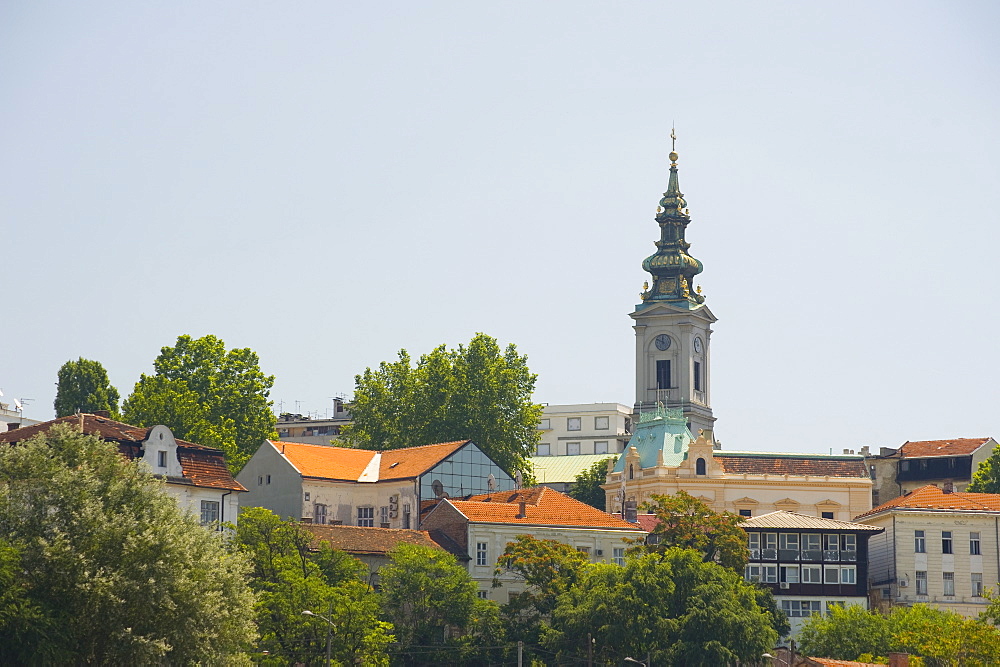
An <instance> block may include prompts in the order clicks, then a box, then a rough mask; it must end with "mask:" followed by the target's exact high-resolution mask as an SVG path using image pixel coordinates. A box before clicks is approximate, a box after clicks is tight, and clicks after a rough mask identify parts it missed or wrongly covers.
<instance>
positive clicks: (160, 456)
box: [156, 449, 167, 468]
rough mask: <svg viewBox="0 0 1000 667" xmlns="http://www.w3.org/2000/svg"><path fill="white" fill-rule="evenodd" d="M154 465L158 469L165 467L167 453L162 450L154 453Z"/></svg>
mask: <svg viewBox="0 0 1000 667" xmlns="http://www.w3.org/2000/svg"><path fill="white" fill-rule="evenodd" d="M156 465H157V467H159V468H166V467H167V453H166V452H165V451H164V450H162V449H161V450H160V451H158V452H156Z"/></svg>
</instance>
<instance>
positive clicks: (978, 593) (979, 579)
mask: <svg viewBox="0 0 1000 667" xmlns="http://www.w3.org/2000/svg"><path fill="white" fill-rule="evenodd" d="M972 596H973V597H977V598H981V597H983V573H982V572H973V573H972Z"/></svg>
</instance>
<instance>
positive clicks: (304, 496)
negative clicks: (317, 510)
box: [302, 491, 309, 502]
mask: <svg viewBox="0 0 1000 667" xmlns="http://www.w3.org/2000/svg"><path fill="white" fill-rule="evenodd" d="M302 499H303V500H305V501H306V502H309V492H308V491H306V492H305V493H303V494H302Z"/></svg>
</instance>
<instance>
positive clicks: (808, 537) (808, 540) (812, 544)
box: [802, 533, 822, 560]
mask: <svg viewBox="0 0 1000 667" xmlns="http://www.w3.org/2000/svg"><path fill="white" fill-rule="evenodd" d="M819 550H820V549H819V535H817V534H816V533H803V535H802V551H803V552H807V551H812V552H818V551H819ZM821 555H822V554H819V553H813V554H803V556H802V560H807V559H808V560H819V557H820V556H821Z"/></svg>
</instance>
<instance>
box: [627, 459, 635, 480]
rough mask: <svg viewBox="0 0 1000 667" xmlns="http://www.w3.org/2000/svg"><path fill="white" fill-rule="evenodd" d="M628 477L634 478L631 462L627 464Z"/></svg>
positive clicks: (633, 467)
mask: <svg viewBox="0 0 1000 667" xmlns="http://www.w3.org/2000/svg"><path fill="white" fill-rule="evenodd" d="M628 478H629V479H635V466H633V465H632V464H631V463H629V464H628Z"/></svg>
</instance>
